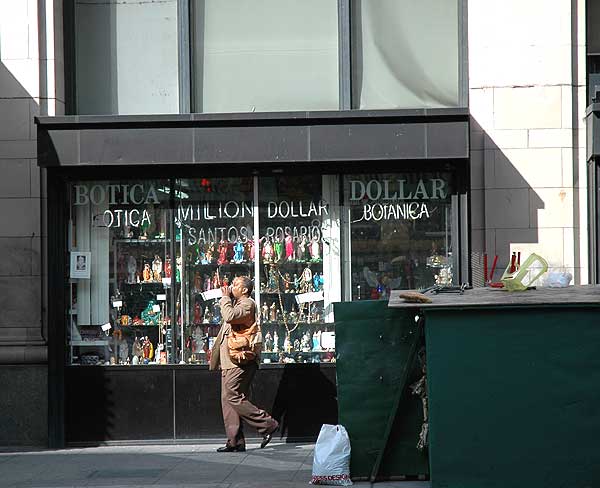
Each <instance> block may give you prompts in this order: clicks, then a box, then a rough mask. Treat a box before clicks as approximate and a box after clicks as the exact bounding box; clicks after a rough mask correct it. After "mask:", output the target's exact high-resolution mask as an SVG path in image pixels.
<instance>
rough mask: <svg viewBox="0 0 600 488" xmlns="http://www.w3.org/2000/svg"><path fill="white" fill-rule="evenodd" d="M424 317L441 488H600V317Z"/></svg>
mask: <svg viewBox="0 0 600 488" xmlns="http://www.w3.org/2000/svg"><path fill="white" fill-rule="evenodd" d="M425 317H426V320H425V330H426V342H427V368H428V387H429V400H430V403H429V420H430V424H429V426H430V448H429V456H430V468H431V482H432V487H433V488H442V487H443V488H459V487H460V488H471V487H472V488H486V487H490V488H491V487H493V488H511V487H515V488H516V487H519V488H521V487H527V488H536V487H540V488H541V487H544V488H553V487H567V486H568V487H573V488H578V487H581V488H587V487H590V488H591V487H597V486H600V449H599V448H598V440H599V439H600V318H599V316H598V311H597V309H591V308H587V309H586V308H564V309H556V308H554V309H552V310H549V309H544V308H539V309H503V308H497V309H495V310H438V311H436V310H434V309H427V310H426V311H425Z"/></svg>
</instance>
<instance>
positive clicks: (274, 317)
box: [269, 302, 277, 322]
mask: <svg viewBox="0 0 600 488" xmlns="http://www.w3.org/2000/svg"><path fill="white" fill-rule="evenodd" d="M269 320H270V321H271V322H277V305H275V302H273V303H272V304H271V307H270V308H269Z"/></svg>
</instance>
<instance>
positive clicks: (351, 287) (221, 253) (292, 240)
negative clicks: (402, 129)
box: [67, 171, 460, 365]
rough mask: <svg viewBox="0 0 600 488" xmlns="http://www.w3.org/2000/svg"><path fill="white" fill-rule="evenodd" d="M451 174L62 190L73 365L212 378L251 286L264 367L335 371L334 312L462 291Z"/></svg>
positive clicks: (115, 184) (87, 185)
mask: <svg viewBox="0 0 600 488" xmlns="http://www.w3.org/2000/svg"><path fill="white" fill-rule="evenodd" d="M454 186H455V183H454V180H453V174H452V173H451V172H450V171H447V172H444V171H440V172H418V173H415V172H411V173H378V174H355V175H354V174H353V175H342V176H338V175H319V174H304V175H276V176H240V177H227V178H203V177H198V178H180V179H169V180H144V181H135V182H132V181H110V182H109V181H92V182H76V183H73V184H72V185H71V186H70V226H69V230H70V234H69V235H70V249H69V252H70V256H69V257H70V266H69V290H70V301H69V306H68V310H67V313H68V317H69V322H68V339H69V343H68V345H69V348H68V351H69V355H68V357H69V364H73V365H96V364H100V365H111V364H115V365H118V364H121V365H135V364H139V365H145V364H195V365H202V364H204V365H205V364H207V363H208V362H209V361H210V350H211V348H212V346H213V343H214V339H215V337H216V335H217V333H218V330H219V327H220V325H221V323H222V320H221V313H220V310H219V292H220V287H221V286H223V285H226V284H231V283H232V281H233V279H234V278H235V277H236V276H249V277H250V278H251V279H252V280H253V283H254V291H253V298H254V299H255V301H256V303H257V305H258V310H257V312H258V313H257V315H258V319H259V320H260V322H261V326H262V333H263V354H262V359H261V360H262V362H264V363H292V362H293V363H318V362H331V361H335V328H334V324H335V320H334V316H333V307H332V304H333V303H334V302H339V301H341V300H364V299H385V298H387V297H388V296H389V291H390V290H391V289H394V288H396V289H397V288H410V289H419V288H425V287H428V286H431V285H434V284H440V285H450V284H455V283H457V269H458V255H459V253H458V252H457V249H458V241H457V236H458V234H459V231H458V229H459V224H458V220H457V216H458V215H459V213H460V212H458V208H457V202H458V198H457V196H456V195H455V193H456V189H455V188H454Z"/></svg>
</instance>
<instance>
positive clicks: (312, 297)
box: [296, 290, 325, 304]
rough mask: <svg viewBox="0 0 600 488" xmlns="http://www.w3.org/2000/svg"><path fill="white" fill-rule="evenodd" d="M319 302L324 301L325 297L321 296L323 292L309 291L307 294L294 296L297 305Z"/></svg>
mask: <svg viewBox="0 0 600 488" xmlns="http://www.w3.org/2000/svg"><path fill="white" fill-rule="evenodd" d="M320 300H325V296H324V295H323V290H321V291H311V292H308V293H300V294H299V295H296V302H297V303H299V304H300V303H307V302H318V301H320Z"/></svg>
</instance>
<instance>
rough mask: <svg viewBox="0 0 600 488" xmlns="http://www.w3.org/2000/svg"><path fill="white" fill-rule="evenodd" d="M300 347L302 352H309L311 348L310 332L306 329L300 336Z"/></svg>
mask: <svg viewBox="0 0 600 488" xmlns="http://www.w3.org/2000/svg"><path fill="white" fill-rule="evenodd" d="M300 349H301V350H302V351H303V352H310V351H311V350H312V347H311V336H310V332H308V331H306V332H305V333H304V335H303V336H302V341H301V343H300Z"/></svg>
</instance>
